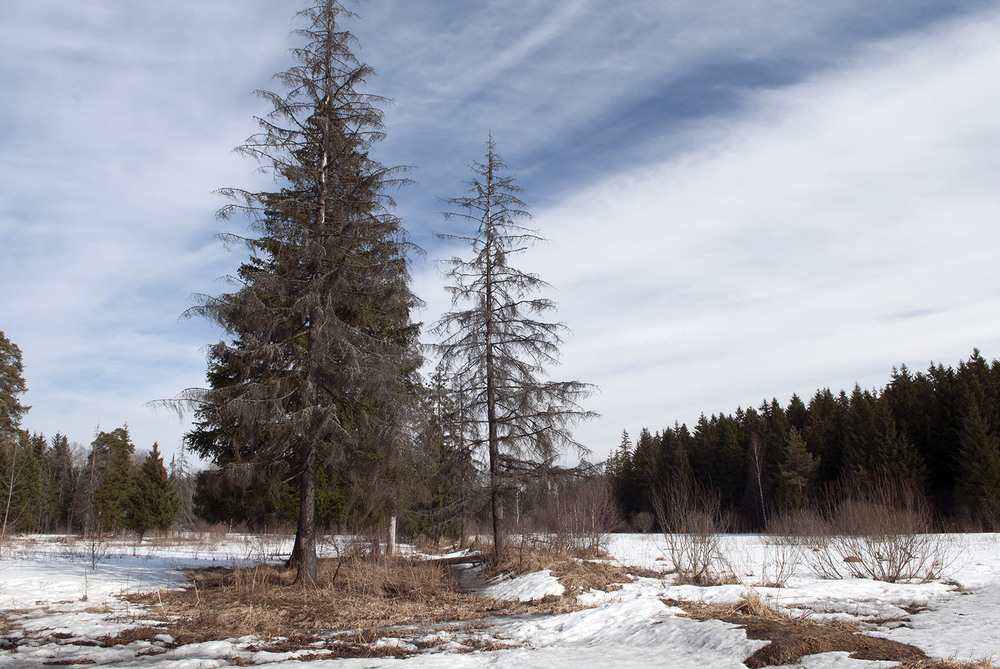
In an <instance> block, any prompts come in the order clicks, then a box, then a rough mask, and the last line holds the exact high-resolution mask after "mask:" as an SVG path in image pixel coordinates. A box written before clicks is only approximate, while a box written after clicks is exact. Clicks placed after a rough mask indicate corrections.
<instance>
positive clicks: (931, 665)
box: [897, 659, 998, 669]
mask: <svg viewBox="0 0 1000 669" xmlns="http://www.w3.org/2000/svg"><path fill="white" fill-rule="evenodd" d="M897 669H998V667H997V665H995V664H993V662H992V660H988V659H982V660H978V661H975V662H963V661H961V660H914V661H912V662H903V663H901V664H900V665H898V667H897Z"/></svg>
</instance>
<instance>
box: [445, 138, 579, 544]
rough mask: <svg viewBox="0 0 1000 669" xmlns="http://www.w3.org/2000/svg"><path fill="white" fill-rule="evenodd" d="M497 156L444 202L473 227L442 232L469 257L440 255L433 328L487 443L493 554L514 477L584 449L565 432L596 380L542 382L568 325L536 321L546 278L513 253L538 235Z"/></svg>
mask: <svg viewBox="0 0 1000 669" xmlns="http://www.w3.org/2000/svg"><path fill="white" fill-rule="evenodd" d="M505 170H506V166H505V165H504V164H503V161H502V160H501V158H500V156H499V155H498V154H497V152H496V146H495V144H494V142H493V138H492V136H491V137H490V138H489V140H488V141H487V144H486V155H485V158H484V162H482V163H474V164H473V166H472V172H473V178H472V180H471V181H470V182H469V186H470V188H469V190H468V192H467V193H466V194H465V195H464V196H462V197H457V198H452V199H450V200H448V203H449V204H450V205H451V206H452V208H453V210H452V211H450V212H449V213H447V214H445V217H446V219H457V220H459V221H462V222H465V223H467V224H471V225H474V226H475V230H474V231H472V232H470V233H455V234H444V235H439V236H440V237H441V238H442V239H445V240H449V241H455V242H462V243H465V244H468V245H469V247H471V251H472V254H471V258H468V259H463V258H460V257H454V258H452V259H451V260H449V261H447V262H448V265H449V266H450V269H449V270H448V271H447V273H446V276H447V278H448V280H449V281H450V284H451V285H450V286H449V287H448V290H449V292H450V293H451V297H452V307H453V311H451V312H449V313H447V314H445V315H444V316H442V318H441V320H440V321H438V323H437V324H436V325H435V328H434V331H435V332H437V333H438V334H439V335H441V336H442V340H441V343H440V344H438V346H437V350H438V352H439V353H440V354H441V357H442V360H443V361H444V362H445V364H447V365H448V367H449V368H450V369H451V370H452V373H453V374H454V375H455V376H456V377H457V379H459V384H460V385H461V387H462V388H463V389H465V391H466V393H467V394H468V398H469V402H468V407H469V414H468V415H469V417H470V421H469V423H468V430H469V433H470V439H471V441H472V443H473V444H475V445H478V446H481V447H485V449H486V450H487V453H488V463H489V494H490V514H491V517H492V524H493V543H494V550H495V553H496V557H497V558H498V559H499V558H500V557H501V556H502V554H503V543H504V528H503V515H502V513H503V511H502V508H503V507H502V495H503V492H504V490H505V488H507V487H509V484H510V482H511V479H512V477H515V476H524V475H530V474H531V472H532V470H533V469H534V468H535V466H537V465H538V464H541V463H545V464H550V463H551V461H552V460H553V459H554V458H555V456H556V454H557V453H558V452H559V451H560V450H561V449H562V448H564V447H567V446H569V447H574V448H577V449H580V450H583V448H582V446H581V445H580V444H579V443H577V442H576V441H575V440H574V439H573V437H572V434H571V432H570V430H569V427H570V426H571V425H572V424H573V423H575V422H576V421H578V420H580V419H582V418H587V417H589V416H592V415H594V414H593V413H592V412H589V411H585V410H583V409H582V408H581V406H580V403H579V402H580V401H581V400H582V399H583V398H585V397H587V396H588V395H590V394H591V393H592V392H593V386H590V385H588V384H585V383H580V382H579V381H549V380H546V378H545V376H546V367H547V366H549V365H553V364H556V363H557V362H558V357H559V345H560V344H561V343H562V335H563V334H564V333H565V332H566V330H567V328H566V327H565V326H564V325H563V324H562V323H551V322H547V321H544V320H541V319H540V317H541V316H542V315H544V314H546V313H548V312H551V311H553V310H554V309H555V303H554V302H552V301H551V300H549V299H545V298H540V297H537V296H535V294H536V293H537V292H538V291H540V290H542V289H544V288H546V287H547V284H546V283H545V282H544V281H542V280H541V279H540V278H539V277H538V276H536V275H534V274H529V273H527V272H523V271H521V270H519V269H517V268H515V267H513V266H512V265H511V264H510V263H509V260H510V259H511V257H512V256H514V255H515V254H517V253H520V252H522V251H524V250H526V249H527V248H528V247H529V246H531V245H533V244H535V243H537V242H539V241H542V240H543V238H542V237H541V236H540V235H539V233H538V232H537V231H536V230H535V229H533V228H531V227H528V225H527V224H526V223H525V222H526V221H527V220H528V219H530V216H529V215H528V213H527V211H526V210H525V205H524V203H523V202H522V201H521V200H520V199H519V198H518V193H519V192H520V188H519V187H518V186H517V184H516V183H515V179H514V177H513V176H509V175H507V174H505Z"/></svg>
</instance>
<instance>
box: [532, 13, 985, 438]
mask: <svg viewBox="0 0 1000 669" xmlns="http://www.w3.org/2000/svg"><path fill="white" fill-rule="evenodd" d="M989 19H990V20H983V18H982V17H980V18H979V20H977V21H974V22H972V21H969V22H961V23H958V24H955V25H951V26H948V27H947V28H945V29H939V30H936V31H933V32H928V33H925V34H921V35H919V36H915V37H909V38H905V39H898V40H894V41H891V42H888V43H885V44H881V45H879V46H877V47H873V48H872V49H870V50H869V51H867V52H865V53H864V54H862V55H861V56H860V57H859V58H857V59H856V60H854V61H853V62H851V63H849V64H846V65H845V66H844V67H843V68H841V69H839V70H838V71H836V72H831V73H826V74H823V75H820V76H817V77H815V78H814V79H812V80H810V81H807V82H805V83H803V84H800V85H797V86H792V87H789V88H787V89H784V90H780V91H772V92H765V93H761V94H759V95H758V96H756V98H755V101H754V104H753V105H751V107H750V109H749V111H748V112H747V113H746V114H744V115H741V116H740V117H737V118H731V117H730V118H725V119H715V120H710V121H708V122H707V123H705V124H704V125H703V126H702V127H701V128H699V130H698V133H699V135H700V136H701V138H702V139H701V140H700V142H701V143H699V144H698V145H697V147H696V148H695V149H693V150H692V151H690V152H689V153H687V154H685V155H682V156H677V157H672V158H670V159H668V160H665V161H663V162H662V163H660V164H656V165H647V166H643V167H641V168H639V169H636V170H633V171H632V172H630V173H628V174H625V175H620V176H616V177H614V178H612V179H609V180H606V181H603V182H601V183H598V184H596V185H594V186H592V187H590V188H587V189H585V190H584V191H582V192H580V193H577V194H574V195H571V196H568V197H567V198H566V199H565V200H564V201H562V202H559V203H556V204H554V205H552V206H551V207H549V208H547V209H546V210H544V211H540V212H538V213H537V222H538V224H539V225H540V227H541V228H542V229H543V230H544V231H545V232H546V233H547V235H548V236H549V237H550V239H552V243H551V244H550V245H548V246H547V247H545V248H542V249H539V250H538V251H536V252H535V253H534V254H533V258H532V262H533V263H534V265H535V267H537V271H538V272H539V273H540V274H542V275H543V276H544V277H545V278H547V279H548V280H550V281H551V282H552V283H554V284H555V285H556V286H558V287H559V288H560V292H559V294H558V296H557V299H559V300H560V302H561V317H562V318H563V319H565V320H566V321H567V322H568V323H569V324H570V325H571V326H572V327H573V329H574V330H575V331H576V335H577V336H576V339H574V341H573V342H572V343H571V344H570V345H568V346H567V347H566V349H565V361H566V366H565V369H564V370H563V371H562V372H560V373H566V374H568V375H570V376H572V377H574V378H580V379H583V380H588V381H590V380H595V379H596V380H598V381H599V382H600V383H601V384H602V386H603V387H604V392H603V393H602V394H601V396H600V398H599V399H598V400H597V401H596V403H595V404H596V408H597V409H598V410H599V411H601V412H602V413H603V414H604V418H603V420H602V421H600V422H599V423H597V424H594V425H592V426H590V427H587V428H584V429H581V430H579V433H580V435H581V436H583V437H584V440H585V441H586V442H587V443H588V444H590V445H591V446H593V447H594V448H595V449H597V450H599V451H600V450H603V449H608V448H611V447H613V446H615V445H616V443H617V440H618V436H619V435H620V431H621V429H622V428H623V427H625V428H628V429H630V430H633V431H635V430H638V428H639V427H641V426H646V427H649V428H651V429H657V428H660V427H663V426H665V425H669V424H672V423H673V421H674V420H675V419H679V420H681V421H682V422H684V421H686V422H688V423H691V422H693V421H694V419H696V418H697V414H698V412H701V411H704V412H706V413H712V412H717V411H721V412H726V413H728V412H731V411H734V410H735V409H736V407H737V405H742V406H744V407H746V406H748V405H756V404H758V403H759V402H760V401H761V400H763V399H766V398H770V397H772V396H777V397H778V399H779V401H782V402H784V401H787V399H788V397H789V396H790V394H791V393H792V392H799V393H800V394H805V395H808V394H811V393H812V391H814V390H816V389H818V388H820V387H822V386H831V387H833V389H834V390H835V391H836V390H839V389H840V388H846V389H848V390H849V389H850V386H851V385H852V384H853V383H854V382H855V381H858V382H860V383H862V385H864V386H874V385H878V386H881V385H882V384H884V383H885V382H886V381H888V376H889V372H890V370H891V367H892V366H893V365H896V364H900V363H906V364H907V365H909V366H910V367H911V368H916V369H925V368H926V366H927V365H928V364H929V363H930V361H931V359H932V358H933V359H935V360H936V361H938V362H945V363H946V364H955V363H957V362H958V360H960V359H963V358H965V357H967V356H968V354H969V353H970V352H971V350H972V347H973V346H976V345H978V346H980V347H982V348H983V349H984V353H985V354H987V355H996V354H997V353H998V352H1000V349H998V346H997V345H998V344H1000V310H998V309H997V307H998V306H1000V292H998V290H997V289H996V280H997V278H998V276H997V274H998V272H997V270H996V260H995V249H996V248H997V245H998V243H1000V228H998V227H997V226H996V223H995V221H996V212H997V211H998V210H1000V191H998V190H997V189H996V183H997V176H998V165H1000V161H998V159H997V156H998V155H1000V153H998V152H997V149H998V148H1000V146H998V142H1000V117H998V116H997V115H996V113H995V110H997V109H1000V84H998V83H997V82H996V78H995V77H994V76H993V75H992V74H991V73H993V72H996V71H998V68H1000V47H998V46H997V45H1000V16H998V15H997V14H992V15H990V16H989ZM806 399H808V397H806Z"/></svg>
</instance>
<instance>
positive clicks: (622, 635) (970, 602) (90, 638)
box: [0, 534, 1000, 669]
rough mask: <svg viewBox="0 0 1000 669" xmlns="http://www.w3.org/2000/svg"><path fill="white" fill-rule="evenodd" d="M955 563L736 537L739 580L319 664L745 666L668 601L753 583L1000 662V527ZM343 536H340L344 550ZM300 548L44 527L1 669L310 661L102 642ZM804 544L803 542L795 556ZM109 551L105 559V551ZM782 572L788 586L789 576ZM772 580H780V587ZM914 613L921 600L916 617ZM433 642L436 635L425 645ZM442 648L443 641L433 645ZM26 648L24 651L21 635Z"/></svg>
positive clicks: (639, 594)
mask: <svg viewBox="0 0 1000 669" xmlns="http://www.w3.org/2000/svg"><path fill="white" fill-rule="evenodd" d="M949 542H950V545H951V547H952V549H953V551H952V552H953V557H954V559H953V560H952V561H951V564H950V566H949V567H948V568H947V569H946V571H945V573H944V574H943V575H942V577H941V578H939V579H937V580H933V581H930V582H926V583H882V582H878V581H871V580H865V579H857V578H843V579H837V580H823V579H821V578H818V577H817V575H816V574H815V572H814V571H813V569H812V568H811V567H810V565H809V562H808V560H804V559H801V553H800V554H799V556H798V558H799V559H795V556H793V555H792V553H790V552H789V549H788V547H787V546H784V547H782V546H777V545H774V544H772V543H770V542H769V541H767V540H766V539H765V538H763V537H760V536H756V535H736V536H727V537H725V538H724V540H723V543H724V554H725V555H726V563H725V565H724V566H725V568H726V569H727V570H728V572H729V573H730V574H731V576H733V577H734V579H735V581H736V582H734V583H731V584H727V585H718V586H712V587H698V586H693V585H674V584H673V583H672V581H671V579H670V577H663V578H637V579H636V580H635V581H633V582H631V583H627V584H624V585H622V587H621V588H620V589H617V590H612V591H610V592H603V591H589V592H584V593H582V594H580V595H578V596H577V604H579V605H580V606H583V607H585V608H583V609H581V610H576V611H572V612H569V613H563V614H559V615H526V616H514V617H509V618H502V617H501V618H496V619H495V620H493V621H492V625H491V626H489V627H488V628H485V629H472V630H469V629H464V628H460V627H452V628H437V629H431V628H428V629H424V630H409V631H407V630H401V631H399V632H398V633H397V632H393V633H392V634H390V635H389V636H386V637H384V638H382V639H381V640H379V641H378V642H377V643H378V645H380V646H382V647H391V648H396V649H401V650H405V651H409V652H415V653H417V654H415V655H413V656H412V657H408V658H405V659H395V658H365V659H356V660H355V659H351V660H315V661H312V662H310V663H309V666H310V667H316V668H317V669H324V668H325V667H331V668H333V667H336V668H338V669H340V668H360V667H397V666H399V667H401V669H411V668H420V667H439V666H442V665H447V666H449V667H457V668H458V669H463V668H466V667H468V668H479V667H525V668H529V669H530V668H533V667H538V668H544V669H563V668H566V669H578V668H579V667H580V666H595V665H601V666H615V667H647V666H659V667H678V668H682V667H691V668H694V667H699V668H702V667H719V668H723V669H724V668H726V667H734V668H735V667H743V666H744V665H743V664H742V659H743V658H745V657H747V656H749V655H750V654H752V653H753V652H754V651H755V650H756V649H758V648H760V647H761V646H763V645H765V644H766V642H765V641H754V640H749V639H747V638H746V635H745V633H744V632H743V630H742V629H741V628H739V627H737V626H734V625H731V624H728V623H724V622H721V621H717V620H710V621H706V622H698V621H695V620H693V619H691V618H689V617H686V616H684V615H683V611H682V610H681V609H679V608H676V607H671V606H668V605H667V604H665V603H664V600H668V601H669V600H694V601H701V602H705V603H710V604H721V603H734V602H737V601H739V600H741V599H742V598H744V597H745V596H746V595H747V594H748V592H749V591H751V590H752V591H753V592H755V593H756V594H757V596H759V597H760V598H761V599H762V600H763V601H765V602H766V603H768V604H769V605H771V606H774V607H777V608H780V609H782V610H784V611H786V612H789V613H791V614H793V615H808V616H810V617H811V618H812V619H814V620H818V621H826V620H851V621H855V622H858V623H859V624H861V625H862V627H863V628H864V629H865V630H866V631H867V633H869V634H873V635H877V636H882V637H885V638H888V639H892V640H895V641H899V642H902V643H907V644H911V645H914V646H917V647H919V648H921V649H923V650H924V651H925V652H926V653H927V654H928V655H930V656H932V657H938V658H952V657H954V658H958V659H965V660H978V659H982V658H990V657H993V658H996V657H1000V635H997V634H996V633H995V630H997V629H1000V550H998V548H1000V545H998V542H1000V535H995V534H976V535H962V536H954V537H949ZM338 548H339V544H337V543H334V542H329V543H327V544H325V545H324V550H325V551H326V553H327V554H335V553H336V551H337V550H338ZM288 550H290V542H289V541H288V540H287V539H278V538H271V537H256V536H243V535H226V536H225V537H214V538H212V537H204V538H198V537H191V538H190V540H188V541H184V542H181V543H180V544H179V545H167V546H153V545H150V544H143V545H142V546H139V547H135V546H131V545H128V544H102V545H92V544H86V543H85V542H82V541H79V542H73V541H66V540H64V539H61V538H57V537H36V538H32V539H27V540H21V541H19V542H16V543H13V544H10V543H9V544H8V545H7V546H4V553H3V557H2V559H0V611H2V612H3V614H4V615H5V616H6V618H7V619H8V621H9V623H10V630H9V631H7V632H6V633H5V634H4V635H3V637H2V638H0V668H3V667H24V666H40V665H43V664H45V663H54V662H55V663H59V664H69V663H72V662H79V663H84V664H96V665H98V666H101V665H109V664H114V665H116V666H119V667H123V668H129V667H141V668H143V669H187V668H194V667H199V668H208V667H226V666H233V665H237V664H247V663H255V664H259V665H266V666H268V667H275V668H283V667H285V668H291V667H301V666H302V661H301V659H299V657H300V656H301V655H303V654H304V653H305V652H307V651H302V652H297V653H288V652H282V653H271V652H267V651H261V650H259V646H260V644H259V640H258V639H255V638H253V637H245V638H241V639H225V640H218V641H211V642H207V643H199V644H188V645H182V646H177V645H176V644H175V643H174V641H173V639H172V638H170V636H169V635H166V634H163V635H159V636H158V637H156V638H155V639H154V640H153V641H137V642H133V643H129V644H123V645H118V646H114V647H110V648H102V647H100V646H96V645H94V640H95V639H98V638H101V637H106V636H113V635H116V634H119V633H121V632H122V631H124V630H126V629H128V628H130V627H134V626H137V625H142V624H149V622H150V621H149V620H148V619H147V618H148V614H147V612H146V611H145V610H144V609H142V608H141V607H136V605H134V604H130V603H128V602H125V601H123V600H122V599H121V595H123V594H126V593H131V592H146V591H154V592H155V591H157V590H160V589H168V588H176V587H181V586H182V585H183V583H184V578H183V575H182V574H181V573H180V572H179V571H178V569H180V568H182V567H204V566H212V565H223V566H240V565H245V564H253V563H256V562H257V561H260V560H274V559H276V558H277V557H278V556H281V555H282V554H287V551H288ZM609 550H610V553H611V555H613V556H614V560H615V562H617V563H618V564H620V565H624V566H626V567H629V566H632V567H641V568H643V569H653V570H657V571H663V570H664V569H665V568H666V564H667V563H666V562H665V561H664V546H663V539H662V537H659V536H654V535H614V536H613V537H612V538H611V541H610V548H609ZM793 552H794V551H793ZM95 557H96V558H97V559H96V560H95V559H94V558H95ZM779 574H781V575H782V577H783V578H782V579H781V580H783V581H784V587H771V586H773V583H774V581H775V580H776V576H777V575H779ZM768 584H771V585H770V586H769V585H768ZM478 592H479V593H480V594H483V595H486V596H490V597H494V598H497V599H505V600H520V601H530V600H539V599H543V598H544V597H546V596H550V595H562V594H563V593H564V592H565V590H564V588H563V586H562V584H560V583H559V581H558V579H557V578H556V577H555V576H554V575H553V574H552V573H551V572H549V571H548V570H545V571H540V572H537V573H534V574H525V575H521V576H516V577H504V578H498V579H495V580H493V581H490V582H488V583H486V584H484V585H483V586H482V587H481V588H479V589H478ZM914 611H916V612H915V613H914ZM473 638H478V639H489V640H491V641H492V642H493V644H492V645H493V647H500V648H502V649H501V650H490V651H475V652H468V650H469V647H468V645H466V643H465V642H467V641H469V639H473ZM421 642H423V643H421ZM424 644H430V645H432V646H433V647H432V650H430V651H425V652H422V653H419V652H417V649H418V647H420V646H422V645H424ZM15 645H16V647H13V646H15ZM796 666H798V667H802V668H807V669H851V668H858V669H860V668H869V669H871V668H880V667H890V666H893V663H891V662H867V661H862V660H853V659H851V658H849V657H847V655H846V653H824V654H821V655H814V656H808V657H805V658H802V660H801V661H800V663H799V664H798V665H796Z"/></svg>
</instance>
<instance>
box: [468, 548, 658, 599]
mask: <svg viewBox="0 0 1000 669" xmlns="http://www.w3.org/2000/svg"><path fill="white" fill-rule="evenodd" d="M584 555H585V557H584V556H582V555H581V554H580V553H579V552H577V551H556V550H547V549H539V548H537V547H531V548H528V547H524V546H521V547H519V548H518V549H516V550H512V551H510V553H509V555H508V557H507V559H506V560H505V561H504V562H502V563H501V564H499V565H489V566H488V567H487V571H486V575H487V576H496V575H499V574H513V575H519V574H530V573H533V572H536V571H541V570H543V569H548V570H550V571H551V572H552V575H553V576H555V577H556V578H557V579H559V582H560V583H561V584H562V585H563V587H565V588H566V593H565V594H564V595H563V597H562V598H563V600H565V602H566V603H567V604H568V603H569V601H570V600H573V601H574V602H575V599H576V595H578V594H580V593H581V592H586V591H587V590H605V591H607V590H610V589H614V586H616V585H620V584H623V583H631V582H632V581H634V580H635V577H636V576H646V577H651V578H662V576H663V574H662V573H661V572H654V571H651V570H649V569H641V568H638V567H628V568H626V567H622V566H619V565H615V564H612V563H611V562H608V561H606V560H602V559H592V556H591V555H590V554H589V553H586V554H584Z"/></svg>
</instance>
